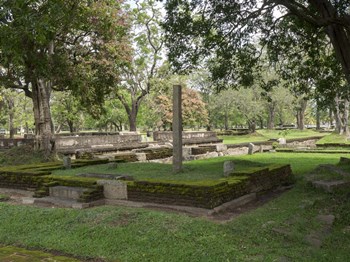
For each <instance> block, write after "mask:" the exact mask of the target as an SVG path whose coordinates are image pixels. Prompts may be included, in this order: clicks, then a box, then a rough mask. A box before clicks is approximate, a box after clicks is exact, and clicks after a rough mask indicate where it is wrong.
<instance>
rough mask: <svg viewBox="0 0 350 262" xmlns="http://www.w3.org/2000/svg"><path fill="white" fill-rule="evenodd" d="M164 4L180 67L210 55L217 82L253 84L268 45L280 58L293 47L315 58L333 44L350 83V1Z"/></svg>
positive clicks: (185, 0)
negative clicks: (318, 52) (253, 74)
mask: <svg viewBox="0 0 350 262" xmlns="http://www.w3.org/2000/svg"><path fill="white" fill-rule="evenodd" d="M165 7H166V10H167V15H166V21H165V24H164V27H165V29H166V32H167V34H166V38H167V45H168V47H169V50H170V53H169V58H170V60H171V62H172V64H173V65H174V66H175V68H177V69H178V70H184V69H191V68H192V67H194V66H196V65H198V64H200V63H201V62H202V61H203V60H206V61H207V62H208V64H209V67H210V70H211V75H212V78H213V79H214V80H215V81H216V82H217V83H219V85H220V84H221V85H226V86H227V85H237V84H245V85H251V84H252V81H253V77H252V73H253V71H254V70H255V69H257V68H259V66H260V65H259V63H258V62H259V61H260V60H259V58H260V57H261V54H262V50H263V49H264V48H269V58H270V59H271V60H272V61H273V60H274V61H276V60H280V59H281V57H285V56H286V55H288V56H289V57H290V58H293V56H295V54H298V52H293V47H297V48H298V49H299V51H300V50H303V51H304V52H305V53H304V54H307V55H309V56H310V57H312V54H314V52H315V51H320V50H321V51H324V50H325V49H326V48H328V47H329V46H331V50H332V52H333V55H334V57H335V59H336V61H337V63H338V64H339V66H341V68H342V72H343V77H345V78H346V79H347V82H348V83H350V49H349V48H348V47H349V46H350V37H349V35H350V14H349V8H350V3H349V1H329V0H308V1H305V0H302V1H299V0H263V1H256V0H248V1H231V0H224V1H209V0H202V1H197V0H180V1H179V0H167V1H166V4H165ZM320 39H321V40H322V41H319V40H320ZM293 40H294V41H293ZM295 40H299V41H295ZM300 40H301V41H300ZM295 51H298V50H295ZM299 61H300V60H299ZM297 66H298V65H297ZM306 66H310V67H311V66H314V65H312V64H308V65H307V64H306Z"/></svg>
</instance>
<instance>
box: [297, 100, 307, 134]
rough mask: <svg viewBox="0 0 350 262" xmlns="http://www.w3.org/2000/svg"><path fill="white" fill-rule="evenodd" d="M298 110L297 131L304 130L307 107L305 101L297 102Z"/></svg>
mask: <svg viewBox="0 0 350 262" xmlns="http://www.w3.org/2000/svg"><path fill="white" fill-rule="evenodd" d="M299 105H300V108H298V110H297V125H298V129H299V130H304V128H305V111H306V106H307V100H306V99H301V100H300V102H299Z"/></svg>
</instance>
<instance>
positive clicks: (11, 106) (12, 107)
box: [7, 97, 16, 139]
mask: <svg viewBox="0 0 350 262" xmlns="http://www.w3.org/2000/svg"><path fill="white" fill-rule="evenodd" d="M7 104H8V109H9V129H10V138H11V139H13V138H14V137H15V133H16V130H15V125H14V120H15V102H14V101H13V97H8V99H7Z"/></svg>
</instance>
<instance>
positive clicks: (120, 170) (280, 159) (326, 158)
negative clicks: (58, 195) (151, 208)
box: [53, 153, 341, 181]
mask: <svg viewBox="0 0 350 262" xmlns="http://www.w3.org/2000/svg"><path fill="white" fill-rule="evenodd" d="M340 156H341V154H332V155H329V154H311V153H298V154H291V153H264V154H254V155H245V156H239V157H237V156H227V157H218V158H211V159H203V160H196V161H190V162H184V172H183V173H179V174H174V173H173V172H172V165H171V164H160V163H138V162H135V163H121V164H118V167H117V168H111V167H110V166H109V165H96V166H88V167H82V168H76V169H70V170H56V171H54V172H53V174H54V175H59V176H68V175H69V176H72V175H77V174H83V173H97V174H119V175H128V176H132V177H134V178H135V179H137V180H143V179H161V180H190V181H191V180H206V179H219V178H222V177H223V164H224V162H225V161H228V160H232V161H233V162H234V163H235V170H236V171H237V172H240V171H243V170H249V169H255V168H256V167H265V166H267V165H273V164H290V165H291V167H292V170H293V172H294V173H295V174H296V175H299V176H300V175H302V174H305V173H306V172H308V171H309V170H310V169H312V168H313V167H314V166H316V165H318V164H319V163H324V162H326V163H330V164H334V163H336V162H338V161H339V157H340Z"/></svg>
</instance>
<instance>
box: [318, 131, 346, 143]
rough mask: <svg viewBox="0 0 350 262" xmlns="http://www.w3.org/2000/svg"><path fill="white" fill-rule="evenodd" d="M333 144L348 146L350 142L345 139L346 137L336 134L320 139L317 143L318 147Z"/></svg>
mask: <svg viewBox="0 0 350 262" xmlns="http://www.w3.org/2000/svg"><path fill="white" fill-rule="evenodd" d="M328 143H335V144H347V145H350V141H349V140H348V139H347V137H346V135H339V134H336V133H332V134H329V135H327V136H324V137H323V138H322V139H320V140H318V141H317V144H318V145H323V144H328Z"/></svg>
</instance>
